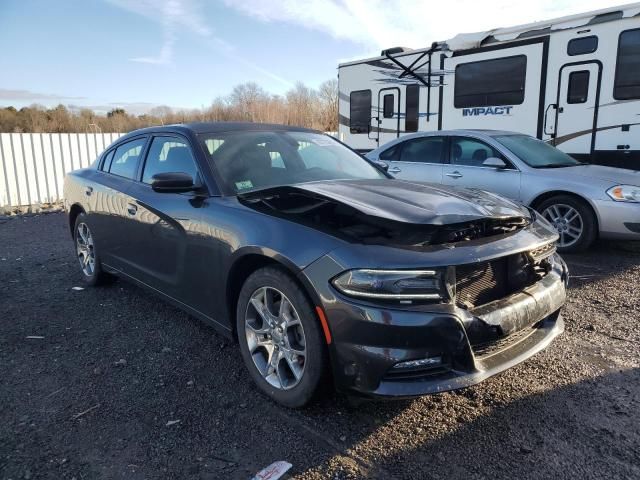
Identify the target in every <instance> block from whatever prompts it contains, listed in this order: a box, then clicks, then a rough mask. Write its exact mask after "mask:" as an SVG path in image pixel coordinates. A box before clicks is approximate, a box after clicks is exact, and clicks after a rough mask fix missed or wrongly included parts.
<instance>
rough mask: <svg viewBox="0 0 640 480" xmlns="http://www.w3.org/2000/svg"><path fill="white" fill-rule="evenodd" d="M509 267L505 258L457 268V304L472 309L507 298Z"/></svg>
mask: <svg viewBox="0 0 640 480" xmlns="http://www.w3.org/2000/svg"><path fill="white" fill-rule="evenodd" d="M507 266H508V260H507V258H506V257H505V258H499V259H497V260H492V261H490V262H482V263H473V264H470V265H460V266H458V267H456V303H458V304H459V305H461V306H464V307H468V308H470V307H473V306H478V305H484V304H485V303H489V302H492V301H494V300H498V299H500V298H504V297H506V296H507V295H508V294H509V293H510V292H508V290H507V287H508V283H509V282H508V272H507Z"/></svg>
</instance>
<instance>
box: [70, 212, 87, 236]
mask: <svg viewBox="0 0 640 480" xmlns="http://www.w3.org/2000/svg"><path fill="white" fill-rule="evenodd" d="M81 213H85V214H86V213H87V212H85V210H84V208H83V207H82V205H80V204H79V203H74V204H73V205H71V208H70V209H69V232H70V233H71V238H73V237H74V235H75V232H74V230H75V226H76V219H77V218H78V215H80V214H81Z"/></svg>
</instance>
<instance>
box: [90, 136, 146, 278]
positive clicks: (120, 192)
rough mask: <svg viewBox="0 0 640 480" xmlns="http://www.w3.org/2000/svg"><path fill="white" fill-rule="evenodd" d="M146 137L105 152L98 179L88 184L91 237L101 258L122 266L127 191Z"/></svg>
mask: <svg viewBox="0 0 640 480" xmlns="http://www.w3.org/2000/svg"><path fill="white" fill-rule="evenodd" d="M146 142H147V137H146V136H144V137H139V138H135V139H133V140H130V141H128V142H125V143H122V144H120V145H118V146H117V147H116V148H114V149H113V150H111V151H109V152H108V153H107V155H105V157H104V160H103V162H102V165H101V167H100V169H101V172H102V173H101V174H100V182H99V184H97V183H96V184H94V185H93V186H87V188H86V191H85V194H86V195H87V196H88V197H90V200H89V202H90V205H91V211H92V213H91V216H92V217H93V219H94V221H92V225H93V228H94V233H95V235H94V237H95V238H94V241H95V243H96V248H97V250H98V252H99V255H100V256H101V259H102V261H103V262H104V263H105V264H107V265H108V266H111V267H114V268H117V269H118V270H122V268H123V265H124V263H123V259H124V257H125V256H126V250H127V227H128V225H127V223H128V222H127V218H128V216H129V213H128V208H129V207H128V206H129V203H130V202H129V200H130V198H129V196H128V192H129V190H130V188H131V186H132V184H133V180H134V178H135V176H136V172H137V170H138V162H139V160H140V155H141V153H142V151H143V150H144V146H145V144H146Z"/></svg>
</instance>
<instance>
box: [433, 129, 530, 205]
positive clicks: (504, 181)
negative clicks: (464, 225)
mask: <svg viewBox="0 0 640 480" xmlns="http://www.w3.org/2000/svg"><path fill="white" fill-rule="evenodd" d="M449 144H450V147H449V163H448V164H446V165H445V166H444V168H443V177H442V178H443V182H444V184H445V185H452V186H457V187H468V188H479V189H481V190H487V191H489V192H493V193H498V194H500V195H503V196H505V197H508V198H510V199H512V200H516V201H519V200H520V171H519V170H517V169H516V167H515V166H514V165H513V164H512V163H511V162H510V161H509V160H508V159H507V158H506V157H505V156H504V155H502V154H501V153H500V152H499V151H498V150H497V149H495V148H493V147H492V146H491V145H489V144H487V143H486V142H483V141H482V140H479V139H476V138H472V137H464V136H452V137H450V141H449ZM490 157H495V158H499V159H501V160H502V161H504V162H505V163H506V164H507V168H494V167H486V166H484V165H483V162H484V161H485V160H486V159H487V158H490Z"/></svg>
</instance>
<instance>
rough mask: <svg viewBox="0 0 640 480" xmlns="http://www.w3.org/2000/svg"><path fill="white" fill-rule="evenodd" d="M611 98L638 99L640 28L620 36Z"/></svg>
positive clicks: (639, 94)
mask: <svg viewBox="0 0 640 480" xmlns="http://www.w3.org/2000/svg"><path fill="white" fill-rule="evenodd" d="M613 98H615V99H616V100H631V99H634V98H640V28H636V29H634V30H627V31H625V32H622V33H621V34H620V39H619V40H618V59H617V61H616V79H615V82H614V84H613Z"/></svg>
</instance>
